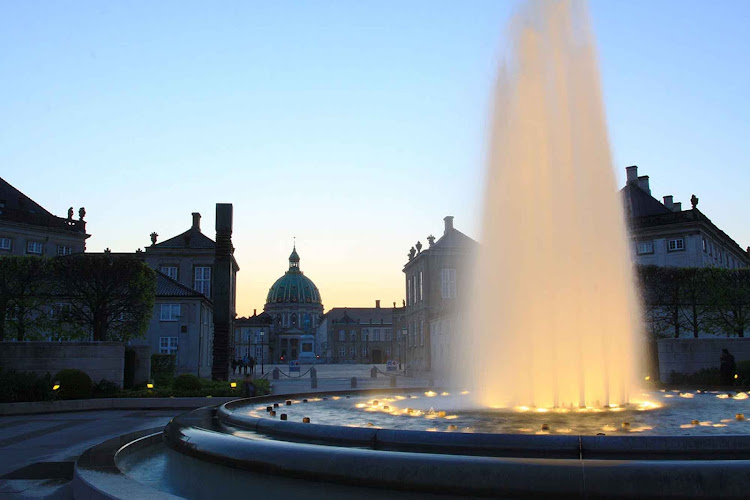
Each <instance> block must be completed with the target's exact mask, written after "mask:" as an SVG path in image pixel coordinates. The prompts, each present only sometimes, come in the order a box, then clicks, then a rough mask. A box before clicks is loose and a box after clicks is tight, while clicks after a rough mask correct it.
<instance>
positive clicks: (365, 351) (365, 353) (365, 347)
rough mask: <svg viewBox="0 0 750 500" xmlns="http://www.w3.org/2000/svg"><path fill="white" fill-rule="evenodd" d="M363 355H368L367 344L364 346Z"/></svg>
mask: <svg viewBox="0 0 750 500" xmlns="http://www.w3.org/2000/svg"><path fill="white" fill-rule="evenodd" d="M362 356H367V346H366V345H363V346H362Z"/></svg>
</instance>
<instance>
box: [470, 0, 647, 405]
mask: <svg viewBox="0 0 750 500" xmlns="http://www.w3.org/2000/svg"><path fill="white" fill-rule="evenodd" d="M512 31H513V43H514V45H513V50H514V54H515V56H514V57H515V59H514V60H512V61H510V62H509V63H508V64H507V65H506V66H505V67H504V68H503V69H502V71H501V75H500V77H499V80H498V84H497V89H496V91H495V109H494V123H493V129H492V134H491V148H490V154H489V160H488V170H487V175H486V180H485V182H486V193H485V206H484V216H483V217H484V218H483V226H482V235H481V242H482V244H481V250H480V255H479V258H478V263H477V264H478V265H477V269H478V271H477V275H476V283H477V285H476V288H475V290H474V292H473V293H474V294H473V295H472V296H471V299H472V300H471V303H472V304H473V308H474V309H473V313H472V314H471V316H470V318H471V323H470V325H471V326H470V328H469V329H468V332H466V333H465V337H462V339H461V344H460V345H459V347H463V348H464V351H463V354H462V356H459V358H458V360H459V362H460V363H459V369H458V370H457V371H456V374H457V375H456V376H462V377H464V379H465V380H464V381H465V382H466V383H467V385H469V386H471V387H473V388H474V390H473V391H472V393H473V394H474V395H476V401H477V402H478V403H480V404H482V405H484V406H503V407H512V406H519V405H525V406H538V407H559V406H562V407H568V406H570V405H573V406H575V407H578V406H596V407H602V406H607V405H610V404H625V403H627V402H628V401H629V400H630V396H631V394H633V393H634V392H635V391H636V388H637V380H639V379H642V376H643V374H642V373H641V370H640V369H639V368H638V367H637V363H636V360H638V359H642V356H641V355H640V354H639V353H637V352H636V346H637V345H638V342H636V334H637V332H639V331H640V321H639V318H640V312H639V306H638V302H637V299H636V293H635V288H634V284H633V277H632V274H631V273H632V270H631V261H630V255H629V251H628V242H627V238H626V229H625V224H624V216H623V210H622V206H621V204H620V199H619V196H618V194H617V189H616V183H615V177H614V173H613V169H612V164H611V159H610V151H609V144H608V139H607V131H606V126H605V118H604V111H603V107H602V99H601V92H600V89H599V77H598V70H597V65H596V56H595V49H594V40H593V36H592V33H591V31H590V28H589V23H588V18H587V13H586V11H585V6H584V5H583V4H582V3H572V2H569V1H559V2H541V1H540V2H532V3H530V4H529V5H528V6H527V8H526V10H524V11H523V12H522V14H521V15H520V16H519V17H518V19H517V20H516V22H515V23H514V24H513V26H512Z"/></svg>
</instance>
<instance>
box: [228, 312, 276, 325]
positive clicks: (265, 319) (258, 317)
mask: <svg viewBox="0 0 750 500" xmlns="http://www.w3.org/2000/svg"><path fill="white" fill-rule="evenodd" d="M272 323H273V318H272V317H271V315H270V314H268V313H267V312H262V313H260V314H253V315H252V316H249V317H247V318H245V317H240V318H236V319H235V320H234V324H235V326H256V325H257V326H268V325H270V324H272Z"/></svg>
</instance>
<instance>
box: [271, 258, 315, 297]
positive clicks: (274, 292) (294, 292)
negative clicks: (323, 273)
mask: <svg viewBox="0 0 750 500" xmlns="http://www.w3.org/2000/svg"><path fill="white" fill-rule="evenodd" d="M289 302H293V303H298V304H320V303H321V299H320V291H319V290H318V287H317V286H315V283H313V281H312V280H311V279H310V278H308V277H307V276H305V274H304V273H303V272H302V271H300V268H299V254H298V253H297V247H296V245H295V248H294V250H292V254H291V255H290V256H289V270H288V271H287V272H285V273H284V275H283V276H282V277H281V278H279V279H277V280H276V281H275V282H274V284H273V285H271V288H270V289H269V290H268V296H267V297H266V305H271V304H277V303H282V304H283V303H289Z"/></svg>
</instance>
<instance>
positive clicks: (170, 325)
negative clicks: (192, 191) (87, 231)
mask: <svg viewBox="0 0 750 500" xmlns="http://www.w3.org/2000/svg"><path fill="white" fill-rule="evenodd" d="M192 217H193V219H192V226H191V227H190V229H188V230H187V231H185V232H184V233H182V234H179V235H177V236H174V237H172V238H169V239H167V240H165V241H163V242H161V243H157V239H158V236H159V235H158V234H156V233H152V234H151V246H148V247H146V249H145V251H144V252H138V254H137V255H139V256H140V257H141V258H142V259H143V261H144V262H145V263H146V264H147V265H148V266H149V267H151V268H152V269H154V270H156V271H157V292H156V305H155V306H154V313H153V317H152V318H151V322H150V324H149V328H148V331H147V333H146V338H145V339H139V340H133V341H132V343H134V344H135V343H138V344H146V345H150V346H151V347H152V351H153V352H154V353H161V354H176V355H177V371H178V373H193V374H195V375H199V376H201V377H208V376H210V375H211V366H212V363H213V334H214V330H213V329H214V327H213V324H214V322H213V314H214V304H213V296H214V285H213V283H214V272H213V269H214V261H215V251H216V243H215V242H214V240H212V239H211V238H209V237H208V236H206V235H205V234H203V233H202V232H201V227H200V219H201V216H200V214H199V213H197V212H196V213H193V214H192ZM238 271H239V266H238V265H237V262H236V261H235V260H234V257H232V279H231V281H232V287H231V290H230V304H231V313H230V316H231V317H234V315H235V310H236V309H235V305H236V296H237V295H236V275H237V272H238ZM230 331H231V329H230ZM230 357H231V354H230Z"/></svg>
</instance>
